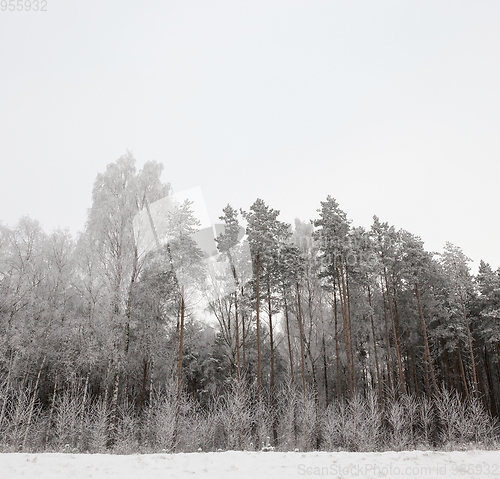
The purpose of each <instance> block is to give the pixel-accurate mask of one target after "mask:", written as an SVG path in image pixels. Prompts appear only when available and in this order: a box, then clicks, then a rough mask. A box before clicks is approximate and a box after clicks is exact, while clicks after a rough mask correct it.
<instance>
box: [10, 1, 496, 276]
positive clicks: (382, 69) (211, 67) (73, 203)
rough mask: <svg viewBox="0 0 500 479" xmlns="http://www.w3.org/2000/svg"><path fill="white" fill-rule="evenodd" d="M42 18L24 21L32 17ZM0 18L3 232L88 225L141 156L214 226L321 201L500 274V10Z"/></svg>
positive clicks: (68, 10)
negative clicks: (29, 223) (118, 173)
mask: <svg viewBox="0 0 500 479" xmlns="http://www.w3.org/2000/svg"><path fill="white" fill-rule="evenodd" d="M32 3H33V2H32ZM46 9H47V11H46V12H40V11H38V12H33V11H30V12H26V11H21V12H19V11H15V12H10V11H0V221H1V222H3V223H4V224H8V225H11V226H12V225H14V224H15V223H16V222H17V220H18V219H19V218H20V217H21V216H22V215H25V214H28V215H30V216H31V217H32V218H35V219H38V220H39V221H40V222H41V224H42V225H43V226H44V228H45V229H46V230H47V231H50V230H52V229H53V228H56V227H63V228H64V227H68V228H69V229H70V230H71V231H72V232H73V233H76V232H77V231H79V230H81V229H82V228H83V226H84V222H85V217H86V211H87V209H88V208H89V207H90V205H91V191H92V185H93V182H94V179H95V177H96V175H97V174H98V173H99V172H102V171H104V170H105V168H106V165H107V164H108V163H110V162H113V161H115V160H116V159H118V158H119V157H120V156H121V155H123V154H125V153H126V150H127V149H128V150H130V151H131V152H132V153H133V154H134V157H135V158H136V159H137V165H138V167H139V168H140V167H141V166H142V164H143V163H144V162H146V161H148V160H156V161H159V162H162V163H163V164H164V166H165V170H164V174H163V180H164V181H167V182H170V183H171V184H172V186H173V188H174V191H181V190H184V189H188V188H191V187H195V186H200V187H201V188H202V190H203V193H204V196H205V200H206V203H207V206H208V210H209V212H210V215H211V216H212V218H213V220H214V221H215V220H216V219H217V217H218V216H219V215H220V214H221V209H222V207H224V206H225V205H226V204H227V203H230V204H231V205H232V206H234V207H237V208H240V207H242V208H244V209H248V207H249V206H250V205H251V203H253V201H254V200H255V199H256V198H258V197H261V198H262V199H264V200H265V201H266V202H267V203H268V204H269V205H270V206H271V207H273V208H276V209H279V210H281V213H282V215H281V216H282V219H283V220H286V221H288V222H293V220H294V218H295V217H299V218H300V219H302V220H309V219H313V218H314V217H316V210H317V209H318V208H319V206H320V201H323V200H325V198H326V196H327V195H331V196H333V197H334V198H336V199H337V201H338V202H339V203H340V206H341V207H342V208H343V209H344V210H345V211H346V213H347V215H348V217H349V218H350V219H352V220H353V224H354V225H363V226H367V227H369V226H370V224H371V218H372V216H373V215H374V214H376V215H378V216H379V217H380V219H381V220H382V221H388V222H389V223H390V224H394V225H395V226H396V227H397V228H405V229H407V230H409V231H410V232H412V233H414V234H417V235H419V236H421V237H422V239H423V240H424V241H425V244H426V247H427V249H429V250H433V251H434V250H441V249H442V247H443V246H444V244H445V241H451V242H452V243H454V244H456V245H458V246H460V247H461V248H462V249H463V251H464V253H465V254H467V255H468V256H470V257H471V258H473V259H474V260H475V263H474V264H473V265H472V267H473V268H474V269H476V268H477V264H478V262H479V259H481V258H482V259H484V260H485V261H488V262H490V263H491V264H492V266H493V267H495V268H496V267H498V266H500V247H499V244H500V241H499V240H500V221H499V214H498V209H499V203H500V200H499V198H500V195H499V193H500V187H499V184H500V181H499V179H500V166H499V160H500V88H499V85H500V28H499V19H500V2H498V1H490V2H487V1H469V2H464V1H437V0H432V1H427V2H426V1H422V0H419V1H404V2H403V1H400V0H397V1H373V0H370V1H362V2H361V1H342V2H341V1H332V0H330V1H300V2H298V1H291V0H286V1H272V0H271V1H270V0H266V1H256V0H252V1H234V0H232V1H226V2H220V1H208V0H203V1H186V0H182V1H176V2H171V1H143V2H139V1H134V2H131V1H124V0H120V1H118V0H117V1H110V0H107V1H102V0H100V1H94V0H74V1H71V2H70V1H62V0H47V8H46Z"/></svg>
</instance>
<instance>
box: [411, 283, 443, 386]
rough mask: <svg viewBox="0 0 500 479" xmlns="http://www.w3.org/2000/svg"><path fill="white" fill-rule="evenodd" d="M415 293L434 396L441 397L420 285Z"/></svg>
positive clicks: (416, 285) (416, 284)
mask: <svg viewBox="0 0 500 479" xmlns="http://www.w3.org/2000/svg"><path fill="white" fill-rule="evenodd" d="M415 292H416V295H417V302H418V314H419V316H420V321H421V324H422V333H423V336H424V346H425V355H426V359H427V365H428V366H429V372H430V375H431V381H432V387H433V389H434V394H435V395H436V396H439V389H438V387H437V384H436V376H435V375H434V368H433V366H432V358H431V352H430V349H429V341H428V339H427V328H426V327H425V320H424V313H423V311H422V302H421V301H420V290H419V289H418V283H415Z"/></svg>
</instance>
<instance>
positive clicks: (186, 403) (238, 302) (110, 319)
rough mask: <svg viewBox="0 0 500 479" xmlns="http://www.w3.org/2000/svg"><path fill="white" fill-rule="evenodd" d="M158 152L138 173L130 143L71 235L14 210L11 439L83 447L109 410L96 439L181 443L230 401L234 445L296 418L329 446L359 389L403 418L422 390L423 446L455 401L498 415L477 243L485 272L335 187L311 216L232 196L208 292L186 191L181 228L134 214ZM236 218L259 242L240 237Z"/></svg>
mask: <svg viewBox="0 0 500 479" xmlns="http://www.w3.org/2000/svg"><path fill="white" fill-rule="evenodd" d="M162 168H163V166H162V165H161V164H158V163H155V162H148V163H146V164H145V165H144V167H143V169H142V170H140V171H137V170H136V167H135V160H134V158H133V157H132V155H131V154H127V155H125V156H123V157H121V158H120V159H119V160H117V161H116V162H114V163H111V164H110V165H108V167H107V169H106V171H105V172H104V173H101V174H99V175H98V176H97V178H96V180H95V183H94V187H93V191H92V207H91V208H90V210H89V212H88V217H87V221H86V224H85V227H84V229H83V231H82V232H81V233H79V234H78V236H77V237H76V238H74V237H72V236H71V235H70V234H69V233H68V232H67V231H62V230H57V231H53V232H52V233H50V234H47V233H46V232H44V231H43V229H42V228H41V226H40V225H39V223H38V222H37V221H35V220H32V219H30V218H28V217H24V218H21V219H20V221H19V222H18V224H17V225H16V226H14V227H12V228H9V227H6V226H0V380H1V383H0V385H1V395H0V401H1V403H0V408H1V409H0V431H3V432H4V437H5V438H7V439H5V443H4V446H5V447H9V448H14V449H15V450H25V449H26V448H29V447H38V448H40V447H41V445H44V447H46V446H47V445H50V444H55V443H56V442H57V441H56V440H55V439H54V438H56V437H59V438H60V437H63V436H64V433H63V430H66V431H67V430H71V431H73V433H72V435H71V440H68V444H69V443H71V447H75V448H80V449H81V448H83V446H82V444H83V438H84V437H85V431H86V428H87V427H86V426H85V425H86V421H87V420H88V418H89V417H91V416H92V417H93V418H94V419H95V421H97V422H96V424H100V426H99V427H97V426H96V429H95V430H96V431H98V432H99V433H98V434H97V433H96V434H97V435H96V436H95V437H94V439H93V441H94V443H95V444H97V445H98V446H96V450H103V449H109V448H113V447H116V444H117V443H118V442H119V441H122V442H120V444H121V443H123V440H124V439H123V437H125V436H126V435H125V436H124V433H123V431H124V427H125V426H126V424H125V422H124V418H126V417H129V418H133V420H132V419H130V421H132V422H133V423H134V424H135V426H134V432H133V434H132V436H133V437H134V438H135V439H134V440H135V441H136V442H137V444H138V445H140V444H147V443H148V439H147V437H148V434H149V435H151V434H152V433H151V431H152V430H154V431H156V432H155V434H156V436H155V439H154V440H152V441H153V442H152V444H153V443H154V444H159V442H158V441H159V439H158V437H160V436H161V437H163V440H162V441H163V442H162V444H168V445H169V446H168V447H167V446H166V449H167V450H170V449H171V448H175V447H180V446H179V444H181V443H182V441H183V440H184V441H185V440H186V438H185V432H184V431H183V429H184V430H185V421H186V420H187V419H186V418H187V417H189V415H190V414H191V415H192V416H193V415H194V416H196V417H197V418H198V423H200V422H203V420H205V421H208V419H207V417H208V416H207V415H210V414H215V412H214V411H216V410H217V408H218V409H219V410H224V411H226V412H227V411H233V412H232V413H231V414H233V416H224V417H225V418H226V419H224V420H223V419H220V418H219V419H218V421H219V422H220V421H222V424H226V426H224V427H223V426H220V427H221V428H222V429H221V430H223V431H226V432H224V433H220V434H222V435H223V436H224V437H225V438H226V439H225V440H224V441H226V442H224V441H222V443H224V444H228V443H229V442H230V441H229V439H228V437H229V436H230V434H229V433H228V432H227V431H228V430H230V429H231V428H234V427H240V429H238V430H237V431H236V432H234V434H233V433H231V434H232V435H231V437H232V438H233V437H234V438H236V439H234V441H233V443H231V444H232V446H231V447H239V448H242V447H243V445H242V444H243V443H244V442H245V441H246V442H245V444H247V446H245V447H250V446H248V444H250V443H252V444H257V443H259V446H258V447H260V446H261V444H260V443H265V444H264V446H265V447H278V446H280V447H285V446H283V445H284V444H288V446H287V447H291V446H290V444H292V443H293V444H295V445H297V444H298V443H299V442H300V441H299V440H298V436H300V437H302V443H304V441H306V439H304V438H305V437H309V436H311V437H313V436H314V439H311V438H309V439H307V441H306V443H307V444H309V446H307V447H310V448H321V447H323V446H322V444H323V445H324V444H330V445H331V444H333V443H332V439H331V437H330V436H329V434H330V433H328V432H327V431H330V432H331V429H332V428H333V427H334V426H332V424H337V422H338V421H339V418H341V417H343V416H342V414H343V412H342V411H344V413H346V414H347V412H346V411H351V413H352V411H356V405H358V410H357V411H358V412H357V413H356V414H357V415H358V416H359V415H361V416H362V413H361V412H360V411H361V410H362V409H363V407H361V406H359V404H361V403H362V402H363V401H364V403H363V404H364V408H365V409H366V408H368V409H370V408H369V405H370V404H371V406H370V407H372V408H376V411H378V413H376V414H375V412H374V413H373V414H374V415H375V416H373V417H379V419H378V421H379V423H380V427H381V428H384V427H385V428H386V430H387V431H389V430H391V431H393V432H394V431H396V430H397V427H396V426H395V425H394V424H395V423H397V421H396V422H394V421H393V420H391V417H392V419H394V417H396V416H397V414H396V413H397V411H398V409H397V408H398V407H400V410H399V411H400V413H398V414H399V416H397V417H400V419H399V421H400V422H401V421H403V422H404V417H403V416H404V415H405V414H408V411H411V410H412V409H411V408H412V406H411V404H413V403H412V401H414V404H417V403H418V404H419V406H418V408H420V409H419V411H424V413H425V410H426V409H425V408H426V406H425V404H427V403H426V401H428V405H429V404H430V406H428V408H430V409H429V410H430V413H429V414H431V415H432V414H433V415H434V416H433V417H434V418H435V421H434V422H435V428H434V436H435V437H434V439H432V440H431V439H429V441H430V442H429V444H430V443H431V442H432V441H434V443H436V441H437V439H436V437H437V436H439V437H441V438H443V437H444V436H443V434H445V435H446V424H445V423H446V420H445V419H444V416H443V414H445V412H446V411H445V409H443V404H445V403H446V401H458V402H456V404H463V405H464V408H466V409H464V411H465V410H473V411H475V415H476V417H481V418H483V419H484V418H485V417H489V418H490V419H491V421H490V423H491V424H494V422H495V421H494V419H495V418H496V417H498V414H499V411H500V409H499V408H500V387H499V379H500V268H499V269H498V270H496V271H495V270H494V269H492V267H491V266H490V265H489V264H487V263H485V262H483V261H481V262H480V265H479V269H478V273H477V274H476V275H473V274H471V271H470V267H469V263H470V261H471V260H470V259H469V258H467V257H466V255H465V254H464V253H463V252H462V251H461V249H460V248H459V247H457V246H455V245H452V244H450V243H447V244H446V246H445V248H444V249H443V251H442V252H441V253H433V252H429V251H426V249H425V248H424V243H423V241H422V240H421V239H420V238H419V237H418V236H416V235H414V234H412V233H410V232H408V231H404V230H396V229H395V228H394V227H393V226H391V225H389V224H388V223H386V222H382V221H381V220H380V219H379V218H377V217H376V216H375V217H374V218H373V224H372V226H371V228H370V229H365V228H362V227H354V226H352V224H351V221H350V220H349V219H348V217H347V215H346V213H345V212H344V211H343V210H342V209H341V208H340V205H339V204H338V203H337V201H336V200H335V199H334V198H333V197H330V196H328V197H327V198H326V200H325V201H322V202H321V203H320V205H319V209H318V216H317V218H316V219H314V220H312V221H309V222H302V221H299V220H296V221H295V224H294V225H293V227H292V225H289V224H287V223H285V222H282V221H280V219H279V211H277V210H274V209H272V208H271V207H270V206H268V205H267V204H266V203H265V202H264V201H263V200H261V199H257V200H256V201H255V202H254V203H253V204H252V205H251V206H250V207H249V208H248V209H247V210H242V209H240V210H238V209H236V208H234V207H232V206H230V205H228V206H227V207H226V208H224V209H223V211H222V212H221V217H220V221H221V222H222V224H223V225H224V229H223V231H222V232H221V233H220V234H219V235H218V237H217V239H216V243H217V248H218V252H219V253H220V255H221V256H224V257H225V259H226V261H227V264H228V265H229V274H228V276H227V277H226V278H224V279H223V281H226V282H228V283H231V285H232V287H231V288H230V293H228V294H225V295H213V294H210V288H207V284H206V282H207V279H206V278H207V276H206V274H205V271H204V270H205V269H206V262H204V252H203V251H202V250H201V249H200V248H199V245H198V244H197V242H196V241H195V240H194V239H193V234H194V233H195V232H196V230H197V226H198V222H197V219H196V218H195V216H194V215H193V212H192V211H191V209H190V205H189V202H185V203H184V204H182V205H180V206H179V207H178V208H177V209H176V210H175V211H172V212H169V214H168V218H167V219H166V221H167V223H168V225H169V230H170V231H171V232H172V233H171V237H170V238H169V241H168V242H160V241H159V240H158V238H157V244H156V246H157V247H155V248H153V249H152V250H151V251H149V252H147V253H144V254H143V253H142V252H141V251H140V250H139V248H138V241H137V235H135V234H134V226H133V221H134V217H136V215H137V213H139V212H141V211H146V210H147V212H148V214H149V215H150V211H149V208H150V205H151V204H153V203H154V202H155V201H157V200H160V199H162V198H165V197H166V196H168V195H169V194H171V187H170V185H169V184H164V183H163V182H162V181H161V179H160V177H161V173H162ZM242 224H244V225H245V232H246V236H245V238H244V239H243V242H247V243H246V244H247V245H248V247H249V251H250V257H249V258H246V257H244V256H238V254H237V251H238V247H239V246H241V244H242V240H241V239H240V235H239V231H240V229H241V225H242ZM238 261H243V262H244V261H247V262H248V263H249V264H248V265H247V266H248V269H249V271H250V276H249V277H248V278H245V279H243V278H241V277H239V276H238V273H237V271H240V270H241V268H239V267H238V266H241V265H238V264H237V263H238ZM199 297H204V298H205V300H206V302H205V303H203V304H206V307H205V311H203V312H200V311H199V308H196V302H197V298H199ZM207 316H208V317H210V318H212V321H211V322H210V321H207V320H206V317H207ZM284 391H287V392H284ZM374 398H375V399H374ZM283 401H285V402H286V404H287V406H286V407H285V406H283V404H284V402H283ZM287 401H288V402H287ZM360 401H361V402H360ZM370 401H371V402H370ZM373 401H375V402H376V404H373ZM422 404H423V406H422ZM446 404H448V403H446ZM440 405H441V409H442V410H443V411H445V412H442V413H440V409H439V407H440ZM343 407H346V408H348V409H342V408H343ZM360 407H361V409H359V408H360ZM456 407H457V408H458V409H457V411H458V410H459V409H460V407H461V406H460V407H459V406H458V405H457V406H456ZM72 408H73V409H72ZM193 408H194V409H193ZM235 408H236V409H235ZM283 408H285V409H283ZM349 408H350V409H349ZM353 408H354V409H353ZM394 408H396V409H394ZM418 408H417V406H416V405H415V406H414V410H415V411H416V410H417V409H418ZM422 408H423V409H422ZM467 408H469V409H467ZM470 408H472V409H470ZM284 410H286V411H289V412H290V411H291V412H290V414H289V416H287V417H289V424H290V425H289V427H288V426H287V427H288V429H286V428H285V426H283V423H282V422H281V420H280V413H279V411H281V413H282V414H283V411H284ZM71 411H73V412H72V413H71ZM91 411H93V412H92V413H91ZM234 411H237V414H236V413H235V412H234ZM245 411H246V412H245ZM251 411H253V413H251ZM308 411H309V412H308ZM311 411H313V412H312V413H311ZM373 411H375V409H373ZM394 411H396V412H394ZM404 411H406V413H403V412H404ZM481 411H482V412H481ZM480 412H481V413H480ZM228 414H229V413H228ZM234 414H235V415H234ZM308 414H309V416H308ZM353 414H354V413H352V414H351V416H352V415H353ZM356 414H354V416H356ZM377 414H379V416H377ZM394 414H396V416H394ZM422 414H423V413H422ZM440 414H441V415H440ZM457 414H458V413H457ZM464 414H465V412H464V413H463V414H462V416H463V415H464ZM391 415H392V416H391ZM424 415H425V414H424ZM194 416H193V417H194ZM250 416H251V418H250ZM354 416H353V417H354ZM358 416H356V417H358ZM62 417H64V418H66V419H64V420H62V419H61V418H62ZM210 417H211V416H210ZM227 417H232V422H233V423H234V422H237V423H238V424H240V426H235V425H234V424H233V425H231V426H229V425H228V424H229V423H230V422H231V421H229V422H228V420H227ZM307 417H311V418H313V419H311V418H310V419H307V420H306V419H304V418H307ZM320 417H321V418H322V419H321V420H320ZM359 417H360V416H359ZM463 417H465V416H463ZM71 418H73V419H71ZM154 418H156V422H154ZM203 418H205V419H203ZM314 418H315V419H314ZM325 418H327V419H328V418H329V419H328V420H327V419H325ZM438 418H441V420H438ZM202 419H203V420H202ZM372 419H373V418H372ZM99 421H100V422H99ZM134 421H135V422H134ZM151 421H153V423H154V424H155V426H154V427H153V426H152V424H153V423H152V422H151ZM224 421H226V422H224ZM301 421H302V423H304V421H306V423H307V426H306V425H304V424H305V423H304V424H303V425H302V426H300V424H301ZM325 421H326V422H325ZM336 421H337V422H336ZM366 421H368V422H369V420H368V419H366ZM391 421H392V422H391ZM464 421H465V419H464ZM320 423H321V424H322V426H320ZM490 423H488V424H490ZM211 424H212V423H211ZM214 424H215V423H214ZM244 424H248V427H247V429H245V427H244V426H243V425H244ZM325 424H326V425H328V427H327V426H325ZM422 424H423V423H422ZM212 426H213V424H212ZM213 427H214V428H215V426H213ZM335 427H337V426H335ZM57 428H59V429H57ZM165 428H167V429H165ZM224 428H225V429H224ZM228 428H229V429H228ZM284 428H285V429H286V430H287V431H288V433H285V432H284V431H285V429H284ZM418 428H420V429H419V430H420V431H421V432H422V431H424V429H425V428H423V426H422V425H421V426H418ZM418 428H417V426H412V427H411V428H410V429H411V434H410V435H411V436H412V435H413V432H415V431H416V430H417V429H418ZM337 429H338V428H337ZM231 430H232V429H231ZM33 431H37V434H38V435H37V436H36V438H35V435H34V433H33ZM57 431H59V432H57ZM245 431H246V432H245ZM311 431H312V432H311ZM314 431H316V432H314ZM425 431H426V434H427V430H426V429H425ZM443 431H444V433H443ZM313 432H314V433H313ZM198 433H199V434H201V436H203V434H202V433H201V432H199V431H198ZM204 434H205V433H204ZM206 434H208V433H206ZM183 435H184V436H183ZM208 435H209V436H210V435H212V436H214V437H216V436H217V428H215V429H213V430H212V433H210V434H208ZM285 436H287V437H288V439H287V440H286V441H285V440H284V439H283V438H284V437H285ZM166 437H168V438H169V439H168V441H167V440H166V439H165V438H166ZM182 437H184V439H182ZM290 437H291V438H293V441H292V440H291V439H290ZM393 437H394V436H393ZM408 437H409V436H408ZM412 437H413V436H412ZM119 438H122V439H119ZM245 438H246V439H245ZM251 438H253V439H251ZM231 440H232V439H231ZM329 441H330V442H329ZM345 441H347V439H346V440H345ZM408 441H409V439H407V442H408ZM87 442H88V441H87ZM160 442H161V441H160ZM351 442H352V441H351ZM354 442H355V441H354ZM358 442H359V441H358ZM214 444H215V443H214ZM436 444H437V443H436ZM30 445H31V446H30ZM35 445H36V446H35ZM88 447H89V446H88V444H87V445H86V446H85V448H87V449H88ZM193 447H194V446H193ZM205 447H207V446H205ZM254 447H257V446H254ZM304 447H305V446H304ZM331 447H333V446H331ZM339 447H340V446H339ZM397 447H399V446H397ZM153 449H154V447H153Z"/></svg>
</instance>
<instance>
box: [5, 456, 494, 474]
mask: <svg viewBox="0 0 500 479" xmlns="http://www.w3.org/2000/svg"><path fill="white" fill-rule="evenodd" d="M20 477H23V478H34V479H63V478H64V479H80V478H113V477H116V478H120V479H137V478H145V479H156V478H158V479H159V478H161V479H169V478H178V477H179V478H187V477H196V478H198V477H203V478H214V479H225V478H228V479H229V478H231V479H233V478H234V479H245V478H251V479H260V478H272V479H290V478H294V477H297V478H300V477H334V478H339V477H340V478H377V479H379V478H402V477H404V478H407V479H409V478H419V479H421V478H442V477H462V478H489V477H492V478H499V479H500V451H460V452H458V451H457V452H430V451H411V452H399V453H397V452H382V453H361V452H358V453H354V452H335V453H330V452H310V453H301V452H286V453H285V452H234V451H229V452H218V453H196V454H150V455H129V456H118V455H107V454H0V478H2V479H11V478H20Z"/></svg>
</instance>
